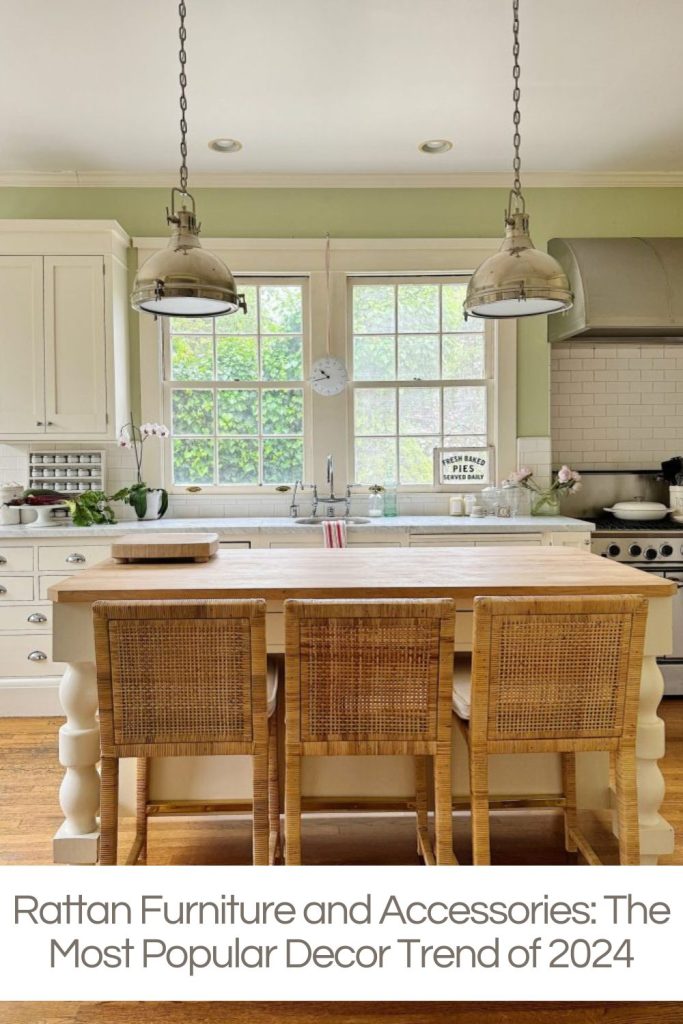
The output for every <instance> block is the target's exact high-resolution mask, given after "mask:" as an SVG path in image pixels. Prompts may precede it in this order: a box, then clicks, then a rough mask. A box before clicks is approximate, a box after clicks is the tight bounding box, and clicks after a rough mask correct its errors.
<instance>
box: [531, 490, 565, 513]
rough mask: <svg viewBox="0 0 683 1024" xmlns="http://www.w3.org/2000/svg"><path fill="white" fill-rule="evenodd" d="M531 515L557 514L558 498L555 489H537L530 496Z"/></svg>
mask: <svg viewBox="0 0 683 1024" xmlns="http://www.w3.org/2000/svg"><path fill="white" fill-rule="evenodd" d="M531 514H532V516H559V514H560V498H559V496H558V493H557V491H539V493H538V494H534V495H533V496H532V498H531Z"/></svg>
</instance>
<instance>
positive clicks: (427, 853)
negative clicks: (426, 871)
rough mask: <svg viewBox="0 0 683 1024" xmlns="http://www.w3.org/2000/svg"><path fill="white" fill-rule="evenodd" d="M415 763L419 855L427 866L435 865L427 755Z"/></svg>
mask: <svg viewBox="0 0 683 1024" xmlns="http://www.w3.org/2000/svg"><path fill="white" fill-rule="evenodd" d="M414 761H415V824H416V830H417V855H418V857H421V858H422V859H424V861H425V863H426V864H430V863H433V861H434V858H433V856H432V849H431V845H432V844H431V840H430V837H429V791H428V788H427V786H428V772H427V766H428V761H429V758H428V757H427V755H424V754H419V755H417V756H416V757H415V758H414Z"/></svg>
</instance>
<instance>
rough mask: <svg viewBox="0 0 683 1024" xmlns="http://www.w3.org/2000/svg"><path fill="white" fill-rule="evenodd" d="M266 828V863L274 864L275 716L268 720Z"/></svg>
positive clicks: (277, 840)
mask: <svg viewBox="0 0 683 1024" xmlns="http://www.w3.org/2000/svg"><path fill="white" fill-rule="evenodd" d="M268 828H269V833H270V835H269V837H268V863H269V864H275V863H276V862H277V859H278V856H279V853H280V778H279V772H278V763H277V722H276V717H275V714H272V715H271V716H270V718H269V719H268Z"/></svg>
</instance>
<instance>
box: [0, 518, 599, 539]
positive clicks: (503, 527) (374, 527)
mask: <svg viewBox="0 0 683 1024" xmlns="http://www.w3.org/2000/svg"><path fill="white" fill-rule="evenodd" d="M347 529H348V530H349V531H350V532H352V533H361V532H362V531H366V532H368V531H372V532H375V531H378V532H381V533H387V532H391V531H397V530H398V531H408V532H409V533H411V534H429V533H545V532H554V533H563V532H571V531H584V530H586V531H591V530H593V529H594V525H593V523H588V522H585V521H584V520H582V519H570V518H568V517H567V516H522V517H520V518H518V519H503V518H500V519H499V518H497V517H495V516H487V517H485V518H483V519H471V518H469V516H392V517H390V518H384V517H380V518H378V519H370V520H369V521H368V522H367V523H362V524H350V525H349V526H348V527H347ZM140 530H141V531H154V532H163V531H169V530H171V531H175V532H179V533H195V532H198V531H199V532H201V531H207V530H210V531H212V532H215V533H218V534H220V535H221V536H225V537H227V536H228V535H229V536H232V537H235V536H239V535H240V534H245V535H248V534H253V533H258V532H260V531H264V532H268V533H289V534H291V533H297V534H298V533H302V534H309V535H310V534H312V533H315V532H316V531H319V530H320V524H311V525H302V524H299V523H297V522H295V521H294V520H293V519H288V518H286V517H284V516H280V517H275V516H271V517H268V518H259V517H253V518H234V519H228V518H225V519H210V518H204V519H157V520H151V521H145V522H138V521H137V520H132V521H131V520H125V521H122V522H119V523H116V524H114V525H112V526H87V527H82V526H67V525H60V526H47V527H33V526H31V525H29V524H27V525H24V526H0V540H27V541H31V540H36V539H51V540H56V539H57V538H59V537H83V539H86V538H87V537H92V538H93V539H94V538H96V537H120V536H122V535H123V534H126V533H137V532H138V531H140Z"/></svg>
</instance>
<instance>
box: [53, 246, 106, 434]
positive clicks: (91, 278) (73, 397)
mask: <svg viewBox="0 0 683 1024" xmlns="http://www.w3.org/2000/svg"><path fill="white" fill-rule="evenodd" d="M43 282H44V289H45V291H44V295H45V306H44V329H45V416H44V423H45V431H46V433H48V434H64V433H66V434H79V435H80V436H88V437H91V436H99V435H101V434H104V433H106V430H107V371H106V342H105V331H104V320H105V308H104V258H103V257H102V256H50V257H46V258H45V261H44V266H43ZM38 423H39V420H38V421H37V422H36V425H38Z"/></svg>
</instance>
